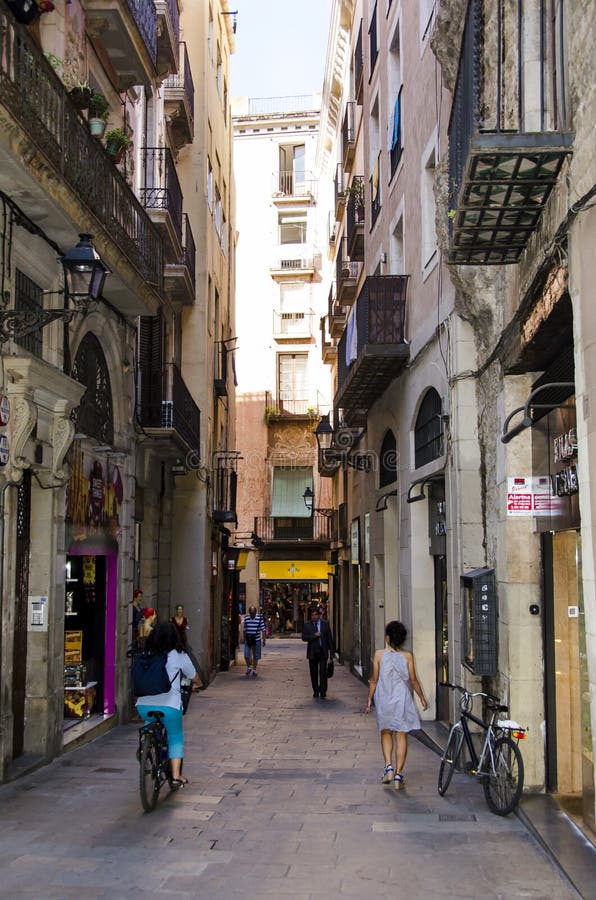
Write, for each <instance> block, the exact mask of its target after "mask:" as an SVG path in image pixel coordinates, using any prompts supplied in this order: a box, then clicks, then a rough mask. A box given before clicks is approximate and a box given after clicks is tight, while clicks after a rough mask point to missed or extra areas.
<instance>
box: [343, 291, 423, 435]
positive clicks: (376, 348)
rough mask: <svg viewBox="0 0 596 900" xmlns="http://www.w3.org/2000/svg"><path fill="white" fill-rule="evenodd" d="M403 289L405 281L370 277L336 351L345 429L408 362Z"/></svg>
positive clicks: (359, 296)
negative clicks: (358, 412)
mask: <svg viewBox="0 0 596 900" xmlns="http://www.w3.org/2000/svg"><path fill="white" fill-rule="evenodd" d="M407 285H408V276H407V275H373V276H369V277H368V278H367V279H366V280H365V282H364V285H363V287H362V290H361V291H360V294H359V295H358V298H357V299H356V302H355V304H354V308H353V309H352V311H351V313H350V316H349V318H348V322H347V324H346V328H345V331H344V333H343V335H342V337H341V339H340V342H339V346H338V350H337V362H338V376H337V393H336V395H335V403H334V405H335V407H337V408H339V409H342V410H343V413H344V417H345V420H346V424H348V425H349V424H352V421H351V418H352V417H353V415H354V414H355V413H356V412H357V411H359V410H366V411H368V410H369V409H370V407H371V406H372V404H373V403H374V402H375V400H378V399H379V397H381V396H382V394H383V393H384V391H385V390H386V388H387V387H388V386H389V384H390V383H391V381H392V380H393V379H394V378H395V377H396V376H397V375H398V374H399V373H400V372H401V370H402V369H403V367H404V365H405V364H406V362H407V360H408V356H409V349H408V348H409V344H408V343H407V342H406V340H405V333H404V325H405V318H406V292H407Z"/></svg>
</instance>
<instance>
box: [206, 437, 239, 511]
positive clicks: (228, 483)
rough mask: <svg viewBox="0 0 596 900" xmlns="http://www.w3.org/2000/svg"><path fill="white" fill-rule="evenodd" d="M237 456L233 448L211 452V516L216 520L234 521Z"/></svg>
mask: <svg viewBox="0 0 596 900" xmlns="http://www.w3.org/2000/svg"><path fill="white" fill-rule="evenodd" d="M239 456H240V454H239V453H237V452H236V451H235V450H230V451H228V450H218V451H216V452H215V453H214V454H213V466H212V477H213V518H214V520H215V521H216V522H235V521H236V495H237V486H238V472H237V468H238V459H239Z"/></svg>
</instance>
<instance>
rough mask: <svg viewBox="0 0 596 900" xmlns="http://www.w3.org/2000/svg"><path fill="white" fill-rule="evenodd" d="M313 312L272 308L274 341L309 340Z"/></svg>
mask: <svg viewBox="0 0 596 900" xmlns="http://www.w3.org/2000/svg"><path fill="white" fill-rule="evenodd" d="M313 320H314V313H313V312H312V310H308V311H307V312H304V311H301V312H278V311H277V310H273V337H274V339H275V340H276V341H292V342H296V341H310V340H311V339H312V337H313Z"/></svg>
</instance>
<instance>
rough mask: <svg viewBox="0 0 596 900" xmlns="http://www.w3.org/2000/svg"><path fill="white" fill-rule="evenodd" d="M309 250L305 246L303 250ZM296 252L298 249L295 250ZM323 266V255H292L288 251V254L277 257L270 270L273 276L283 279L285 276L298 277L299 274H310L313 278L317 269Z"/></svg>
mask: <svg viewBox="0 0 596 900" xmlns="http://www.w3.org/2000/svg"><path fill="white" fill-rule="evenodd" d="M305 251H306V252H307V248H306V247H305V248H304V251H303V252H305ZM294 253H296V251H294ZM320 268H321V255H320V254H317V255H316V256H300V257H299V256H298V255H297V253H296V256H294V255H292V254H291V253H290V252H288V255H287V256H286V255H285V254H284V255H283V256H280V257H279V258H278V259H275V260H274V261H273V263H272V264H271V266H270V268H269V272H270V274H271V277H272V278H279V279H280V280H283V279H285V278H296V277H297V276H308V277H309V278H312V276H313V275H314V274H315V272H316V271H317V269H320Z"/></svg>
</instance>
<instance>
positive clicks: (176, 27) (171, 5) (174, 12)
mask: <svg viewBox="0 0 596 900" xmlns="http://www.w3.org/2000/svg"><path fill="white" fill-rule="evenodd" d="M166 6H167V7H168V13H169V14H170V22H171V23H172V31H173V32H174V40H175V42H176V43H178V42H179V41H180V12H179V10H178V0H166Z"/></svg>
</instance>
